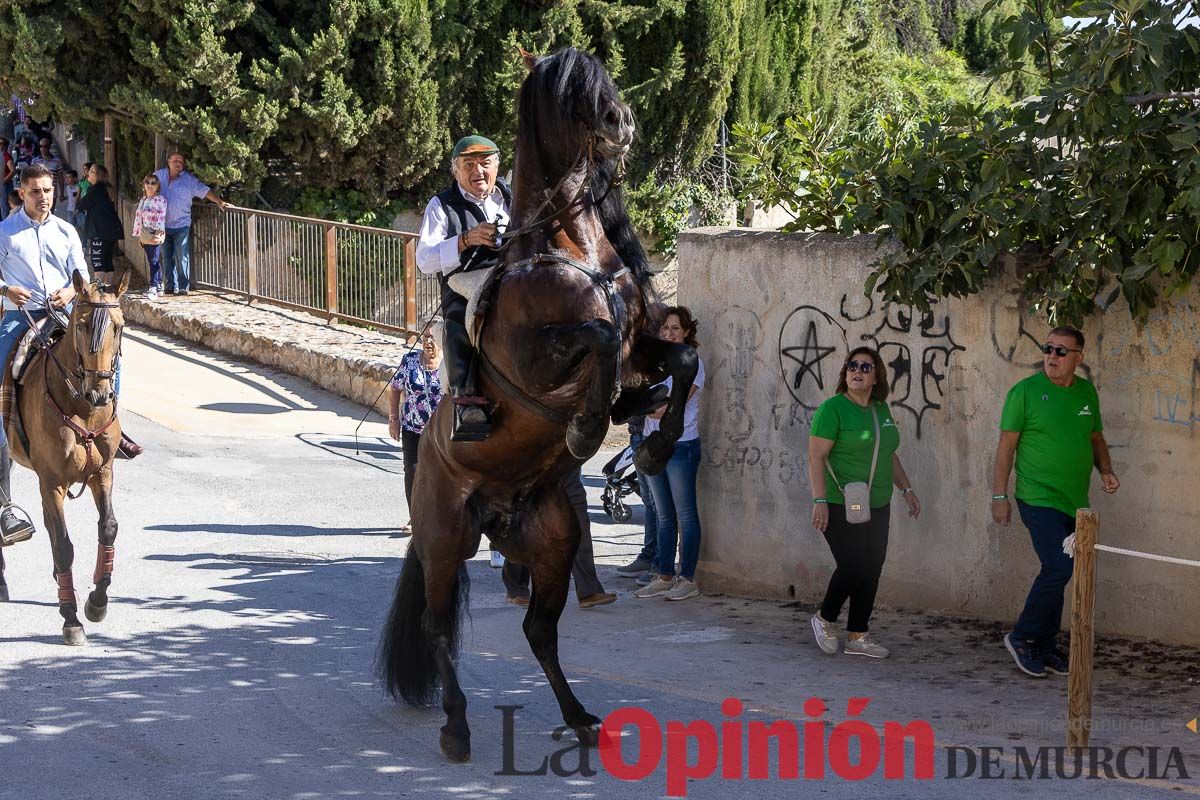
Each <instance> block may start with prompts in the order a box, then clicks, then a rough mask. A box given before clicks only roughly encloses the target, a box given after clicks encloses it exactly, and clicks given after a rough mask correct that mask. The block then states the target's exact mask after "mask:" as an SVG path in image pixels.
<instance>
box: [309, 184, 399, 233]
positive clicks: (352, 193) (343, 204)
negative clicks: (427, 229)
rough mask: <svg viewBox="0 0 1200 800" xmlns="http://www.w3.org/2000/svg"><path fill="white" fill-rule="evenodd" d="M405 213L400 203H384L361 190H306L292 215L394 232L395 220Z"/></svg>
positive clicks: (394, 201) (315, 188)
mask: <svg viewBox="0 0 1200 800" xmlns="http://www.w3.org/2000/svg"><path fill="white" fill-rule="evenodd" d="M403 210H404V204H403V203H401V202H400V201H398V200H390V201H384V202H380V201H379V199H378V198H376V197H374V196H372V195H369V194H367V193H365V192H361V191H359V190H357V189H321V188H317V187H309V188H307V189H304V190H302V191H301V192H300V193H299V195H297V196H296V199H295V200H294V201H293V202H292V204H291V212H292V213H293V214H297V215H299V216H303V217H319V218H321V219H328V220H333V221H335V222H351V223H354V224H355V225H369V226H371V227H373V228H390V227H392V220H394V219H395V218H396V216H397V215H398V214H400V213H401V212H402V211H403Z"/></svg>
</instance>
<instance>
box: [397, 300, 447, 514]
mask: <svg viewBox="0 0 1200 800" xmlns="http://www.w3.org/2000/svg"><path fill="white" fill-rule="evenodd" d="M441 365H442V324H441V321H440V320H435V321H434V322H432V323H430V324H429V326H428V328H426V330H425V335H424V336H423V337H422V340H421V349H420V350H419V351H417V350H411V351H409V352H408V353H406V354H405V355H404V358H402V359H401V360H400V368H399V369H398V370H396V376H395V377H394V378H392V383H391V392H389V395H390V397H389V405H390V407H391V413H390V415H389V416H388V435H390V436H391V437H392V439H395V440H397V441H399V442H400V444H401V446H402V447H403V448H404V498H405V500H406V501H407V502H408V505H409V507H410V508H411V507H412V490H413V482H414V481H415V480H416V474H417V445H418V444H420V441H421V432H422V431H424V430H425V426H426V425H427V424H428V423H429V420H430V419H431V418H432V417H433V412H434V410H435V409H436V408H437V406H438V403H439V402H440V401H441V399H442V381H441V377H440V376H439V375H438V368H439V367H441ZM401 406H403V412H402V411H401Z"/></svg>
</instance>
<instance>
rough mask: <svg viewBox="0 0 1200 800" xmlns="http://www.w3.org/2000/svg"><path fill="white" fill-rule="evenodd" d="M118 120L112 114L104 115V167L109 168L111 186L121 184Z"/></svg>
mask: <svg viewBox="0 0 1200 800" xmlns="http://www.w3.org/2000/svg"><path fill="white" fill-rule="evenodd" d="M116 136H117V121H116V117H114V116H113V115H112V114H105V115H104V168H105V169H107V170H108V183H109V185H110V186H120V185H121V184H120V181H118V180H117V140H116Z"/></svg>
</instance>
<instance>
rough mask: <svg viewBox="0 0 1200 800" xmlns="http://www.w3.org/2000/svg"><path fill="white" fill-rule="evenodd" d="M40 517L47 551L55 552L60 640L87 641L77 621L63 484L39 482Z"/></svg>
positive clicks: (70, 546)
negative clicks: (44, 532)
mask: <svg viewBox="0 0 1200 800" xmlns="http://www.w3.org/2000/svg"><path fill="white" fill-rule="evenodd" d="M41 490H42V517H43V518H44V519H45V521H46V529H47V530H48V531H49V533H50V552H51V554H52V555H53V556H54V581H55V583H57V584H58V613H59V614H61V615H62V618H63V642H64V643H65V644H69V645H82V644H87V634H85V633H84V632H83V623H81V622H80V621H79V615H78V611H79V607H78V605H77V604H76V602H75V583H74V578H73V577H72V575H71V567H72V565H73V564H74V563H75V546H74V545H73V544H71V538H70V537H69V536H68V535H67V520H66V518H65V517H64V516H63V498H64V497H65V495H66V493H67V489H66V487H65V486H49V485H47V484H46V483H45V482H42V485H41Z"/></svg>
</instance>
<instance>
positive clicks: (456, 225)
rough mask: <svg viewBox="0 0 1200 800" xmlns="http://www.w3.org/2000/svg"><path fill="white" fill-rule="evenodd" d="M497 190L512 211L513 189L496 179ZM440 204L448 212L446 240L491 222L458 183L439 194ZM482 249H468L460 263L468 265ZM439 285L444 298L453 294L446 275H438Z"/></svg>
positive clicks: (460, 258) (462, 254)
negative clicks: (464, 195) (448, 294)
mask: <svg viewBox="0 0 1200 800" xmlns="http://www.w3.org/2000/svg"><path fill="white" fill-rule="evenodd" d="M496 188H497V189H499V190H500V194H501V195H503V196H504V202H505V204H507V205H508V207H509V209H510V210H511V209H512V189H510V188H508V184H507V183H505V182H504V181H503V180H502V179H500V178H497V179H496ZM437 199H438V202H440V203H441V204H442V208H443V209H444V210H445V211H446V238H447V239H449V238H451V237H454V236H458V235H459V234H460V233H462V232H463V231H469V230H471V228H474V227H475V226H476V225H480V224H482V223H484V222H491V220H488V219H484V218H483V209H482V208H480V207H479V205H478V204H476V203H472V202H471V201H470V200H468V199H467V198H465V197H463V193H462V191H461V190H460V189H459V187H458V183H457V182H456V183H452V184H450V185H449V186H447V187H446V188H445V189H443V190H442V191H440V192H438V194H437ZM481 249H482V248H480V247H478V246H476V247H467V248H465V249H464V250H463V251H462V253H460V254H459V258H458V263H459V265H460V266H461V265H463V264H466V263H468V262H469V261H470V260H471V259H472V258H474V257H475V254H476V253H477V252H478V251H479V250H481ZM438 283H440V284H441V287H442V297H445V296H446V293H447V292H450V293H453V292H454V290H453V289H451V288H450V287H449V285H448V284H447V283H446V276H445V274H443V273H441V272H439V273H438Z"/></svg>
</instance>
